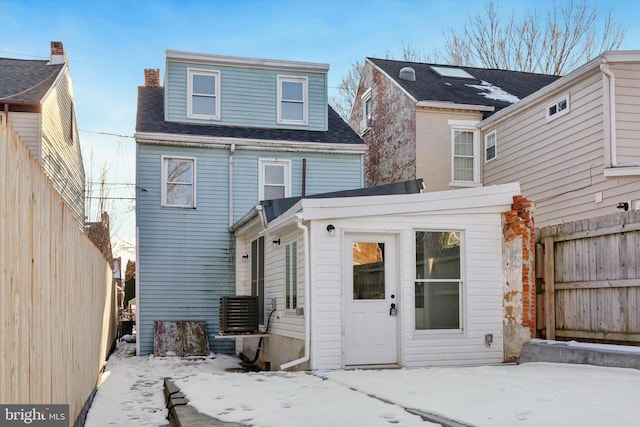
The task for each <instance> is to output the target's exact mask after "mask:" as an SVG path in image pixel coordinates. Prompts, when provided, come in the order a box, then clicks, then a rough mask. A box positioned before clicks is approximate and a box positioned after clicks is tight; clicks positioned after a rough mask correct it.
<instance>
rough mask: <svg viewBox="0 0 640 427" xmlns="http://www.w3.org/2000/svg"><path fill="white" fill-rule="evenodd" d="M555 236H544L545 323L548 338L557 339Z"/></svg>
mask: <svg viewBox="0 0 640 427" xmlns="http://www.w3.org/2000/svg"><path fill="white" fill-rule="evenodd" d="M553 246H554V241H553V236H551V237H545V238H544V324H545V332H546V338H547V339H548V340H554V339H556V298H555V294H556V293H555V283H554V280H555V266H554V254H553V249H554V247H553Z"/></svg>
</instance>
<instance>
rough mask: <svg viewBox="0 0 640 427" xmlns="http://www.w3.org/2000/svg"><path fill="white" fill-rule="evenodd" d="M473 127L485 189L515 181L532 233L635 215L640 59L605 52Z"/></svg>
mask: <svg viewBox="0 0 640 427" xmlns="http://www.w3.org/2000/svg"><path fill="white" fill-rule="evenodd" d="M477 127H478V129H479V131H480V132H481V134H482V135H483V139H484V142H485V144H487V141H491V145H492V147H493V148H492V150H493V151H492V155H491V157H490V158H489V157H488V155H487V153H486V152H485V161H484V162H483V169H484V174H483V182H484V184H486V185H490V184H497V183H504V182H510V181H519V182H520V185H521V189H522V192H523V194H524V195H525V196H526V197H527V198H529V199H531V200H533V201H534V202H535V203H536V225H537V226H538V227H545V226H549V225H555V224H562V223H565V222H571V221H577V220H582V219H588V218H595V217H599V216H604V215H610V214H615V213H617V212H621V211H625V210H631V209H634V210H638V209H640V51H637V50H636V51H617V52H604V53H602V54H601V55H599V56H598V57H597V58H595V59H593V60H591V61H589V62H588V63H587V64H585V65H583V66H582V67H580V68H578V69H576V70H575V71H573V72H571V73H569V74H567V75H566V76H564V77H562V78H561V79H559V80H557V81H555V82H553V83H552V84H550V85H548V86H546V87H545V88H543V89H541V90H539V91H537V92H535V93H533V94H531V95H530V96H528V97H526V98H524V99H522V100H521V101H520V102H518V103H516V104H514V105H513V106H510V107H508V108H505V109H504V110H502V111H500V112H497V113H496V114H494V115H492V116H491V117H488V118H487V119H485V120H483V121H481V122H480V123H478V125H477Z"/></svg>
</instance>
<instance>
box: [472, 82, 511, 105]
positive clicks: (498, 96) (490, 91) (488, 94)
mask: <svg viewBox="0 0 640 427" xmlns="http://www.w3.org/2000/svg"><path fill="white" fill-rule="evenodd" d="M465 86H468V87H472V88H475V89H479V90H480V92H478V95H480V96H484V97H485V98H488V99H495V100H496V101H505V102H509V103H511V104H515V103H516V102H518V101H520V98H518V97H517V96H515V95H512V94H510V93H509V92H507V91H505V90H503V89H502V88H500V87H498V86H494V85H492V84H491V83H489V82H485V81H484V80H483V81H482V83H480V84H479V85H471V84H465Z"/></svg>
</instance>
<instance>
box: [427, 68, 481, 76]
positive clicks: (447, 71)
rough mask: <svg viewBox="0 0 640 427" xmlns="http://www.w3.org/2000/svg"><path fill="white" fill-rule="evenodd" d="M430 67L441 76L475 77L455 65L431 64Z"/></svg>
mask: <svg viewBox="0 0 640 427" xmlns="http://www.w3.org/2000/svg"><path fill="white" fill-rule="evenodd" d="M431 69H432V70H433V71H435V72H436V73H438V74H440V75H441V76H442V77H455V78H459V79H475V77H473V76H472V75H471V74H469V73H467V72H466V71H465V70H463V69H462V68H456V67H436V66H433V65H432V66H431Z"/></svg>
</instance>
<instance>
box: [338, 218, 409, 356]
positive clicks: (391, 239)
mask: <svg viewBox="0 0 640 427" xmlns="http://www.w3.org/2000/svg"><path fill="white" fill-rule="evenodd" d="M358 240H360V241H364V242H379V243H385V244H386V243H391V245H392V249H393V250H392V252H393V254H392V257H391V258H389V257H387V256H385V263H386V262H390V263H392V266H393V272H392V273H391V274H392V277H393V282H394V283H393V284H389V283H385V293H386V294H387V295H389V294H393V295H395V299H394V300H393V301H394V302H395V304H396V307H397V309H398V314H397V315H396V316H395V317H396V322H395V330H394V335H395V361H393V362H388V363H383V364H347V363H346V339H347V335H346V327H347V325H346V320H347V319H348V318H349V316H348V310H349V309H350V304H349V302H350V301H351V299H350V296H351V295H352V290H351V288H350V287H349V289H347V284H348V283H351V282H352V279H349V278H348V277H347V274H352V269H351V265H349V263H351V262H352V260H351V256H352V254H353V252H352V246H351V244H352V243H353V242H355V241H358ZM340 246H341V248H340V260H341V263H340V265H341V268H340V270H341V271H340V277H341V280H340V283H341V284H340V290H341V294H342V297H341V303H342V309H341V314H342V327H341V330H342V336H341V337H340V347H341V349H342V350H341V365H342V368H343V369H353V368H362V367H369V368H375V367H397V366H401V362H400V361H401V355H402V346H401V336H402V334H401V330H402V318H403V316H404V313H403V309H402V289H403V288H402V283H401V274H400V273H401V263H400V260H401V256H400V252H401V250H402V246H401V233H400V232H399V231H395V230H394V231H371V230H344V231H343V233H342V243H341V245H340ZM388 254H389V251H387V250H385V255H388ZM347 260H349V263H347ZM389 286H392V288H389ZM387 302H388V301H387Z"/></svg>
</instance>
